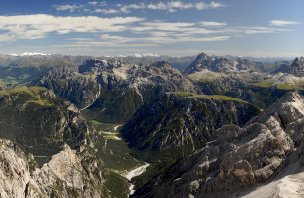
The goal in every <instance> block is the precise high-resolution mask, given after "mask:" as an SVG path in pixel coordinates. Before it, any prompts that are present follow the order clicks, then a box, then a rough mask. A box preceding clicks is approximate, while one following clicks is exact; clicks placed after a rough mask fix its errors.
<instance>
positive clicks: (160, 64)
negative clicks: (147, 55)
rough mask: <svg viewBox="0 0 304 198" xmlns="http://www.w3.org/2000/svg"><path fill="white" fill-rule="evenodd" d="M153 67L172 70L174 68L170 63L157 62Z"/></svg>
mask: <svg viewBox="0 0 304 198" xmlns="http://www.w3.org/2000/svg"><path fill="white" fill-rule="evenodd" d="M152 66H153V67H158V68H171V67H172V66H171V65H170V63H169V62H168V61H159V62H155V63H153V64H152Z"/></svg>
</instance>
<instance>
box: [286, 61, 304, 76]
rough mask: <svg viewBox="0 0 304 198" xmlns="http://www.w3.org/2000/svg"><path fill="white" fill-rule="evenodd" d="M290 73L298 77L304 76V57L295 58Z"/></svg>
mask: <svg viewBox="0 0 304 198" xmlns="http://www.w3.org/2000/svg"><path fill="white" fill-rule="evenodd" d="M288 73H291V74H293V75H295V76H298V77H303V76H304V57H300V58H295V60H294V61H293V62H292V64H291V65H290V66H289V71H288Z"/></svg>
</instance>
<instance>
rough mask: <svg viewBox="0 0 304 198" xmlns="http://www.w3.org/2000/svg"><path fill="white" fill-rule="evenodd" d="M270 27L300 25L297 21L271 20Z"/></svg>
mask: <svg viewBox="0 0 304 198" xmlns="http://www.w3.org/2000/svg"><path fill="white" fill-rule="evenodd" d="M269 24H270V25H272V26H286V25H298V24H301V23H300V22H298V21H285V20H272V21H270V22H269Z"/></svg>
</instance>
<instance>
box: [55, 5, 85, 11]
mask: <svg viewBox="0 0 304 198" xmlns="http://www.w3.org/2000/svg"><path fill="white" fill-rule="evenodd" d="M53 7H54V8H55V9H56V10H57V11H69V12H74V11H76V10H80V9H82V8H83V7H84V6H83V5H74V4H66V5H55V6H53Z"/></svg>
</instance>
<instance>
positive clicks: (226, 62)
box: [185, 53, 263, 74]
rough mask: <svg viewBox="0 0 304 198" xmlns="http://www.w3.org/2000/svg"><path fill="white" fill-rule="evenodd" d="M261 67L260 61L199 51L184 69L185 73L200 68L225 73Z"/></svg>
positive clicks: (196, 70)
mask: <svg viewBox="0 0 304 198" xmlns="http://www.w3.org/2000/svg"><path fill="white" fill-rule="evenodd" d="M261 67H263V66H262V65H261V63H254V62H250V61H249V60H246V59H241V58H239V59H237V60H232V59H230V58H226V57H213V56H208V55H207V54H205V53H200V54H199V55H197V57H196V59H195V60H194V61H193V62H192V63H191V64H190V65H189V67H187V68H186V69H185V73H186V74H191V73H195V72H198V71H202V70H209V71H214V72H223V73H225V72H229V71H241V70H255V69H257V68H261Z"/></svg>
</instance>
